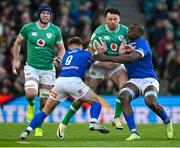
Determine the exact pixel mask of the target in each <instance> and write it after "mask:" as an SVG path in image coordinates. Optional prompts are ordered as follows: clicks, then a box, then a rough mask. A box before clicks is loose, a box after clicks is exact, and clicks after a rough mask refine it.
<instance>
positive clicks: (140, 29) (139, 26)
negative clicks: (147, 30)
mask: <svg viewBox="0 0 180 148" xmlns="http://www.w3.org/2000/svg"><path fill="white" fill-rule="evenodd" d="M129 27H136V28H137V29H138V30H139V34H140V35H143V34H144V26H142V25H140V24H137V23H134V24H131V25H129Z"/></svg>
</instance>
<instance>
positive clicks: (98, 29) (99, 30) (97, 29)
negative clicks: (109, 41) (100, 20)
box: [95, 24, 105, 33]
mask: <svg viewBox="0 0 180 148" xmlns="http://www.w3.org/2000/svg"><path fill="white" fill-rule="evenodd" d="M103 30H105V24H102V25H100V26H99V27H97V28H96V30H95V32H96V33H98V32H102V31H103Z"/></svg>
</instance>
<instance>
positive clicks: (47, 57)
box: [13, 5, 65, 136]
mask: <svg viewBox="0 0 180 148" xmlns="http://www.w3.org/2000/svg"><path fill="white" fill-rule="evenodd" d="M51 17H52V10H51V8H50V7H49V6H47V5H43V6H41V7H40V8H39V10H38V21H36V22H31V23H29V24H26V25H24V26H23V28H22V29H21V31H20V33H19V35H18V36H17V38H16V41H15V43H14V46H13V72H14V73H15V74H18V68H19V66H20V63H19V52H20V46H21V44H22V42H23V41H24V40H26V41H27V61H26V65H25V66H24V73H25V85H24V88H25V94H26V98H27V100H28V102H29V104H28V109H27V118H28V120H29V121H31V120H32V118H33V117H34V98H35V96H37V95H38V94H39V96H40V110H41V109H42V108H43V107H44V105H45V102H46V99H47V98H48V96H49V91H50V90H51V88H52V86H53V85H54V81H55V66H57V65H60V61H61V58H62V57H63V55H64V53H65V48H64V43H63V39H62V35H61V30H60V28H59V27H58V26H56V25H54V24H52V23H51V22H50V20H51ZM55 47H57V48H58V58H56V60H54V53H55ZM54 65H55V66H54ZM42 135H43V131H42V128H41V127H39V128H36V130H35V136H42Z"/></svg>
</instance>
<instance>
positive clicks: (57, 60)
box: [53, 58, 61, 74]
mask: <svg viewBox="0 0 180 148" xmlns="http://www.w3.org/2000/svg"><path fill="white" fill-rule="evenodd" d="M53 62H54V67H55V69H56V74H58V73H59V72H60V71H61V58H54V61H53Z"/></svg>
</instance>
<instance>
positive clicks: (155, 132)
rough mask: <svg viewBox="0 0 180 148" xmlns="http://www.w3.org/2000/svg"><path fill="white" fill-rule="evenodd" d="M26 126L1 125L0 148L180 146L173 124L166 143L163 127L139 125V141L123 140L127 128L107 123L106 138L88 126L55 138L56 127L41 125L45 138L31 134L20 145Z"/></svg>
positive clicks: (76, 126) (177, 129)
mask: <svg viewBox="0 0 180 148" xmlns="http://www.w3.org/2000/svg"><path fill="white" fill-rule="evenodd" d="M26 126H27V123H22V124H19V123H18V124H15V123H0V147H178V146H180V124H176V125H174V133H175V137H174V139H172V140H168V139H167V137H166V134H165V126H164V125H162V124H158V125H157V124H139V125H137V128H138V130H139V133H140V135H141V138H142V139H141V140H139V141H125V139H126V138H127V137H128V136H129V134H130V133H129V131H128V128H127V126H126V125H124V129H123V130H122V131H121V130H116V129H114V128H113V127H111V125H110V124H105V126H106V127H108V128H109V129H110V133H109V134H107V135H104V134H100V133H98V132H95V131H89V129H88V124H77V123H74V124H69V126H68V128H67V131H66V134H65V138H64V139H63V140H58V139H57V138H56V129H57V126H58V124H57V123H51V124H44V136H43V137H35V136H34V133H32V134H31V136H29V137H28V139H27V140H25V141H24V142H22V143H19V142H18V140H17V138H18V136H19V135H20V134H21V132H22V131H23V130H24V129H25V127H26Z"/></svg>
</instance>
